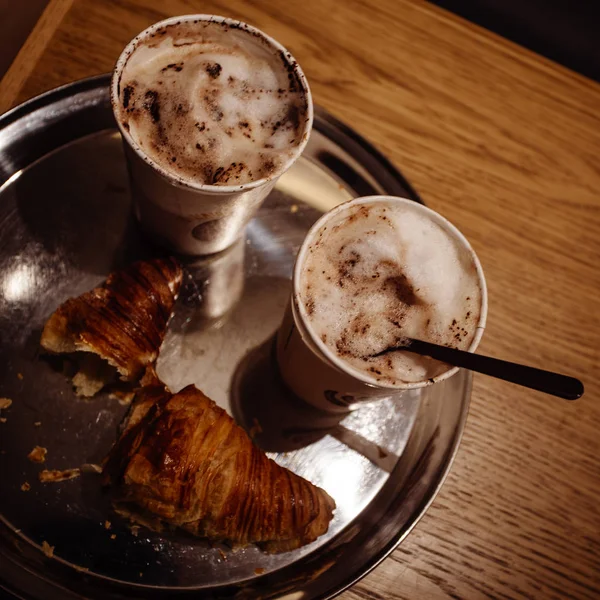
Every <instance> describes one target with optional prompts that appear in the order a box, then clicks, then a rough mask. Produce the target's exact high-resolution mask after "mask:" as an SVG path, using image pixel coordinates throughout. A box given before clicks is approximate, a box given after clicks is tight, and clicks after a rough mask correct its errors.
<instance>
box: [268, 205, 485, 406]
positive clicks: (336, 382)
mask: <svg viewBox="0 0 600 600" xmlns="http://www.w3.org/2000/svg"><path fill="white" fill-rule="evenodd" d="M382 201H384V202H390V203H410V207H411V209H412V210H417V211H419V212H420V213H422V215H424V216H425V217H427V219H430V220H431V221H433V222H434V223H436V224H437V225H439V226H440V227H441V228H442V229H443V230H444V231H445V232H446V233H447V234H448V235H449V236H450V237H451V239H452V241H453V243H455V244H456V246H457V248H458V249H459V250H460V251H461V252H464V253H466V254H467V255H468V256H469V257H470V259H471V261H472V264H473V266H474V268H475V271H476V276H477V282H478V285H479V289H480V292H481V305H480V314H479V318H478V321H477V323H476V326H475V331H474V336H473V339H472V341H471V343H470V345H469V348H468V350H469V351H470V352H474V351H475V349H476V348H477V346H478V345H479V342H480V340H481V337H482V335H483V331H484V328H485V322H486V317H487V287H486V282H485V277H484V274H483V270H482V268H481V264H480V262H479V259H478V258H477V256H476V254H475V252H474V251H473V249H472V247H471V245H470V244H469V242H468V241H467V239H466V238H465V237H464V235H463V234H462V233H461V232H460V231H459V230H458V229H457V228H456V227H455V226H454V225H452V224H451V223H450V222H449V221H447V220H446V219H445V218H444V217H442V216H441V215H439V214H438V213H436V212H434V211H432V210H431V209H429V208H427V207H425V206H423V205H421V204H418V203H415V202H414V201H413V200H408V199H404V198H396V197H389V196H370V197H365V198H357V199H355V200H351V201H349V202H345V203H343V204H340V205H339V206H337V207H335V208H334V209H333V210H331V211H329V212H328V213H326V214H325V215H323V216H322V217H321V218H320V219H319V220H318V221H317V222H316V223H315V224H314V225H313V227H312V228H311V229H310V231H309V232H308V234H307V236H306V238H305V240H304V242H303V244H302V246H301V248H300V251H299V252H298V256H297V258H296V264H295V267H294V273H293V280H292V295H291V299H290V302H289V304H288V306H287V309H286V313H285V315H284V318H283V322H282V325H281V327H280V329H279V331H278V333H277V362H278V367H279V371H280V373H281V376H282V378H283V380H284V382H285V383H286V385H287V386H288V387H289V388H290V389H291V390H292V391H293V392H294V393H295V394H296V395H297V396H299V397H300V398H302V399H303V400H305V401H306V402H308V403H310V404H312V405H313V406H316V407H317V408H320V409H322V410H325V411H328V412H347V411H349V410H351V409H353V408H356V407H358V406H360V404H361V403H364V402H369V401H374V400H377V399H381V398H388V397H390V396H392V395H396V394H401V393H402V392H403V391H404V390H410V389H418V388H422V387H425V386H429V385H433V384H435V383H437V382H439V381H443V380H444V379H447V378H448V377H451V376H452V375H454V374H455V373H456V372H457V371H458V368H457V367H451V366H448V369H447V370H445V371H443V372H442V373H439V374H438V375H436V376H435V377H432V378H428V379H425V380H423V381H416V382H396V383H395V384H388V383H375V382H374V380H373V378H371V377H369V376H367V375H366V374H365V373H364V372H363V371H361V370H359V369H357V368H355V367H353V366H351V365H350V364H349V363H348V362H346V361H344V360H343V359H342V358H340V357H339V356H338V355H336V354H334V353H333V352H332V351H331V350H330V348H329V347H328V346H327V345H326V344H325V343H324V342H323V341H322V340H321V339H320V338H319V336H318V335H317V334H316V332H315V331H314V329H313V328H312V326H311V325H310V322H309V319H308V316H307V313H306V309H305V307H304V306H303V304H302V302H301V300H300V293H299V292H300V280H301V275H302V273H303V269H304V267H305V263H306V259H307V253H308V252H309V249H310V248H311V245H312V244H313V242H314V241H315V236H316V235H317V234H318V233H319V232H320V231H321V230H322V228H323V227H324V226H326V225H327V224H328V223H329V222H330V221H333V220H335V219H336V218H337V217H338V216H340V215H341V214H343V213H344V212H346V211H349V210H351V209H353V208H354V207H356V206H357V205H368V204H370V203H380V202H382ZM325 243H326V242H325Z"/></svg>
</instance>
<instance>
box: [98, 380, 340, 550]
mask: <svg viewBox="0 0 600 600" xmlns="http://www.w3.org/2000/svg"><path fill="white" fill-rule="evenodd" d="M105 473H106V474H107V475H108V477H109V480H112V481H113V482H114V483H117V484H119V485H120V487H121V491H122V494H123V498H122V500H123V501H125V502H128V503H133V504H135V505H137V506H138V507H139V508H140V509H142V511H144V512H145V513H146V514H148V513H150V514H152V515H155V516H157V517H159V518H160V519H161V520H163V521H165V522H167V523H170V524H172V525H175V526H178V527H182V528H184V529H186V530H188V531H190V532H191V533H193V534H195V535H198V536H201V537H207V538H210V539H211V540H214V541H228V542H232V543H234V544H240V545H245V544H249V543H256V544H258V545H259V546H261V547H263V548H264V549H266V550H268V551H271V552H277V551H284V550H291V549H294V548H297V547H299V546H302V545H304V544H308V543H310V542H312V541H314V540H315V539H316V538H317V537H319V536H320V535H322V534H323V533H325V532H326V531H327V529H328V526H329V522H330V520H331V518H332V514H333V509H334V508H335V503H334V501H333V500H332V498H331V497H330V496H329V495H328V494H327V493H326V492H325V491H324V490H322V489H320V488H318V487H316V486H314V485H313V484H311V483H310V482H309V481H307V480H305V479H303V478H302V477H299V476H297V475H295V474H294V473H292V472H291V471H289V470H288V469H285V468H283V467H281V466H279V465H278V464H277V463H275V462H274V461H273V460H271V459H269V458H268V457H267V456H266V455H265V453H264V452H263V451H262V450H260V449H259V448H257V447H256V446H255V445H254V444H253V443H252V441H251V440H250V438H249V437H248V436H247V434H246V433H245V431H244V430H243V429H242V428H241V427H239V426H238V425H236V423H235V422H234V421H233V419H232V418H231V417H230V416H229V415H228V414H227V413H226V412H225V411H224V410H222V409H221V408H219V407H218V406H217V405H216V404H215V403H214V402H213V401H212V400H210V399H209V398H208V397H206V396H205V395H204V394H203V393H202V392H200V391H199V390H198V389H196V388H195V387H194V386H193V385H189V386H187V387H186V388H184V389H183V390H181V391H180V392H179V393H177V394H174V395H173V394H170V393H169V392H168V391H167V390H166V389H165V387H164V386H162V385H160V384H155V385H152V386H150V387H147V388H143V389H142V390H141V391H140V392H139V393H138V397H137V399H136V401H135V403H134V405H133V407H132V412H131V416H130V420H129V422H128V425H127V428H126V430H125V431H124V433H123V435H122V436H121V439H120V440H119V441H118V442H117V444H116V445H115V447H114V448H113V450H112V452H111V454H110V456H109V459H108V461H107V464H106V467H105Z"/></svg>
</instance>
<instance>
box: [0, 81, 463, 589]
mask: <svg viewBox="0 0 600 600" xmlns="http://www.w3.org/2000/svg"><path fill="white" fill-rule="evenodd" d="M110 77H111V75H110V74H109V73H104V74H99V75H96V76H93V77H88V78H83V79H79V80H76V81H73V82H70V83H66V84H64V85H61V86H59V87H56V88H53V89H51V90H48V91H46V92H44V93H42V94H40V95H38V96H35V97H33V98H31V99H28V100H27V101H25V102H23V103H22V104H20V105H18V106H15V107H14V108H12V109H10V110H9V111H7V112H5V113H4V114H2V115H0V135H1V134H2V132H3V131H4V130H5V129H6V128H8V127H10V126H11V125H14V124H16V123H17V122H18V121H19V120H21V119H24V118H26V117H28V116H31V115H32V114H33V113H34V112H36V111H38V110H41V109H44V108H47V107H49V106H51V105H53V104H56V103H58V102H60V101H63V100H67V99H68V98H70V97H73V96H74V95H76V94H81V93H85V92H91V91H97V90H99V88H104V90H105V92H106V96H107V98H108V93H109V82H110ZM315 116H318V117H320V118H321V119H322V120H323V121H324V122H325V123H326V124H328V125H330V126H331V127H332V128H334V129H336V130H338V131H340V132H341V133H342V134H343V135H344V136H345V137H346V138H348V139H350V140H351V141H352V142H354V143H355V144H356V145H357V146H359V147H360V148H361V149H362V150H363V151H365V152H366V153H367V154H368V155H369V156H370V157H372V158H373V160H374V161H375V162H376V163H378V164H379V165H380V166H381V167H383V168H384V170H385V171H386V172H387V175H389V176H390V177H391V178H392V179H393V180H395V181H396V183H398V184H400V185H401V186H402V187H403V188H404V189H405V190H406V192H407V194H406V196H407V197H409V198H411V199H412V200H414V201H416V202H420V203H423V201H422V199H421V198H420V196H419V195H418V193H417V192H416V191H415V190H414V188H413V187H412V186H411V185H410V183H409V182H408V181H407V180H406V178H405V177H404V175H403V174H402V173H401V172H400V170H399V169H398V168H397V167H395V166H394V165H393V163H392V162H391V161H390V160H389V159H388V158H387V157H386V156H385V155H384V154H383V153H382V152H381V151H380V150H378V149H377V148H376V147H375V146H374V145H373V144H372V143H371V142H369V141H367V140H366V139H365V138H364V137H363V136H362V135H361V134H359V133H357V132H356V131H354V130H353V129H352V128H350V127H349V126H348V125H346V124H345V123H344V122H342V121H340V120H339V119H338V118H337V117H335V116H333V115H332V114H331V113H330V112H329V111H328V110H326V109H324V108H323V107H321V106H319V105H315ZM112 128H113V126H111V127H109V128H100V129H98V130H97V131H96V132H95V133H99V132H100V131H103V130H106V129H112ZM114 129H115V131H117V127H116V123H115V124H114ZM35 133H36V130H34V131H33V132H32V133H30V134H29V135H35ZM27 135H28V134H25V135H24V136H22V137H27ZM86 135H87V134H86ZM81 137H84V136H80V137H78V138H77V139H80V138H81ZM72 141H74V140H72ZM59 147H62V146H59ZM1 151H2V148H1V147H0V153H1ZM0 156H1V154H0ZM45 156H46V154H43V155H42V156H41V157H38V158H36V159H35V160H33V161H31V163H30V164H29V165H27V166H30V165H31V164H34V163H35V162H37V160H40V159H41V158H43V157H45ZM19 170H20V169H19V168H17V169H16V171H15V172H18V171H19ZM14 174H15V173H11V174H10V175H9V176H8V178H7V179H6V180H4V181H2V182H0V187H2V186H4V184H6V183H7V182H8V181H9V180H10V179H11V178H12V177H13V176H14ZM459 376H464V377H465V385H464V396H463V408H462V411H461V414H460V417H459V419H458V420H457V423H456V430H455V431H456V434H455V436H454V437H453V439H452V445H450V446H448V448H447V452H446V453H445V460H444V462H445V463H446V464H445V465H444V466H443V470H442V472H441V475H440V476H439V477H438V481H437V483H436V484H435V486H434V487H433V488H432V489H431V490H430V493H429V494H428V496H429V497H428V498H426V499H425V501H423V502H421V503H420V504H418V505H417V506H416V507H415V508H414V509H413V510H412V511H411V513H412V514H413V515H416V516H415V517H414V518H413V519H412V522H411V523H410V524H409V525H408V526H407V527H406V528H405V529H404V530H403V531H400V532H398V533H397V534H395V535H394V536H392V537H391V538H390V540H389V541H388V542H387V543H386V544H384V545H383V547H382V548H381V549H380V551H379V552H378V553H376V554H374V555H373V556H372V558H371V559H370V560H367V561H366V562H365V563H364V565H363V567H362V568H361V569H360V570H359V571H355V572H352V573H348V576H347V577H345V578H344V579H343V580H339V581H338V583H337V584H336V585H335V586H330V588H329V589H327V590H324V591H323V592H322V593H321V594H320V595H316V596H313V598H322V599H324V600H325V599H331V598H334V597H336V596H338V595H339V594H341V593H342V592H343V591H345V590H347V589H349V588H350V587H352V586H353V585H355V584H356V583H358V582H359V581H360V580H361V579H362V578H364V577H365V576H366V575H368V574H369V573H370V572H371V571H372V570H373V569H375V568H376V567H377V566H378V565H379V564H380V563H381V562H383V561H384V560H385V559H386V558H387V557H388V556H389V555H390V554H391V553H392V552H393V551H394V550H395V549H396V548H397V547H398V546H399V545H400V544H401V543H402V541H404V539H405V538H406V537H407V536H408V535H409V533H410V532H411V531H412V530H413V528H414V527H415V526H416V525H417V523H419V521H420V520H421V518H422V517H423V516H424V514H425V513H426V511H427V510H428V509H429V507H430V506H431V504H432V503H433V502H434V500H435V499H436V497H437V494H438V493H439V491H440V489H441V487H442V486H443V484H444V482H445V480H446V477H447V476H448V474H449V472H450V469H451V467H452V464H453V462H454V460H455V457H456V454H457V452H458V450H459V447H460V443H461V440H462V436H463V434H464V428H465V423H466V421H467V418H468V413H469V407H470V399H471V392H472V376H471V374H464V373H463V374H462V375H459ZM411 436H412V433H411ZM3 520H4V519H3ZM339 535H343V531H342V532H340V534H339ZM2 554H3V555H4V553H2ZM7 558H10V557H7ZM11 562H12V564H13V565H14V567H16V568H17V569H20V570H21V571H23V572H24V573H30V572H31V571H30V569H29V568H28V567H27V566H26V565H24V564H21V563H20V562H16V561H14V560H12V559H11ZM61 562H64V561H61ZM64 566H68V567H69V568H71V569H72V568H73V567H72V565H71V563H68V562H65V563H64ZM288 566H290V565H288ZM35 575H36V577H37V578H39V579H41V580H43V581H44V582H45V583H46V585H50V586H52V587H54V588H55V589H56V590H60V591H62V592H67V593H69V594H78V592H76V591H73V590H66V589H65V588H64V587H63V585H62V582H61V581H60V580H55V579H53V578H49V577H48V576H47V575H46V574H44V573H35ZM94 576H96V577H99V578H100V579H105V580H108V581H111V579H110V578H108V577H106V576H103V575H101V574H96V573H94ZM6 584H8V582H7V581H5V580H3V579H2V578H0V591H2V590H6V591H7V592H9V593H10V594H13V595H14V596H15V597H22V598H25V597H31V596H29V594H27V596H22V595H21V594H23V592H21V591H20V590H13V589H11V587H12V586H11V587H5V585H6ZM130 585H133V586H134V587H135V588H136V589H137V590H140V591H141V590H143V589H154V587H155V586H148V585H144V584H135V583H131V584H130ZM242 585H243V584H242ZM219 587H221V586H217V587H216V588H215V589H216V590H218V589H219ZM332 588H333V589H332ZM163 589H164V590H165V592H167V591H168V590H169V587H166V588H163ZM170 589H171V590H172V591H175V590H179V591H180V592H181V593H186V592H187V593H193V588H192V589H190V588H188V589H186V588H170ZM25 593H27V592H25ZM283 593H284V594H286V592H283ZM268 597H270V596H268Z"/></svg>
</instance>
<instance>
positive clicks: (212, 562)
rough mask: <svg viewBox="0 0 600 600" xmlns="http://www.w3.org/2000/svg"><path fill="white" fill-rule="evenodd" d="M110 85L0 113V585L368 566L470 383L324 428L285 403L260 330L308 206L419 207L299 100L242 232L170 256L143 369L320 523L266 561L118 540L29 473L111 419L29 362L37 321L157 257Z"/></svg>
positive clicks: (71, 458)
mask: <svg viewBox="0 0 600 600" xmlns="http://www.w3.org/2000/svg"><path fill="white" fill-rule="evenodd" d="M108 82H109V78H108V76H100V77H96V78H93V79H88V80H84V81H80V82H77V83H74V84H71V85H67V86H65V87H62V88H59V89H57V90H54V91H52V92H49V93H47V94H45V95H43V96H40V97H39V98H36V99H34V100H31V101H29V102H27V103H26V104H24V105H22V106H20V107H18V108H16V109H15V110H13V111H11V112H9V113H7V114H6V115H4V116H3V117H1V118H0V182H3V185H2V186H1V187H0V397H7V398H10V399H12V400H13V404H12V406H11V407H10V408H9V409H7V410H3V411H2V415H1V416H2V417H3V418H5V419H6V422H3V423H0V474H1V484H0V589H4V590H9V591H11V592H12V593H14V594H18V596H19V597H22V598H45V599H48V598H60V599H61V600H62V599H69V598H103V599H107V598H123V597H127V598H146V599H147V598H173V597H179V596H185V597H188V596H189V597H193V598H257V597H260V598H261V599H267V598H287V599H288V600H292V599H294V600H295V599H300V598H302V599H303V600H305V599H306V600H307V599H311V598H330V597H332V596H335V595H336V594H338V593H339V592H340V591H342V590H343V589H345V588H346V587H348V586H350V585H352V584H353V583H354V582H356V581H357V580H358V579H359V578H360V577H362V576H364V575H365V574H366V573H367V572H368V571H369V570H370V569H372V568H373V567H374V566H375V565H377V564H378V562H380V561H381V560H382V559H383V558H385V557H386V556H387V555H388V554H389V553H390V552H391V551H392V550H393V549H394V548H395V547H396V545H397V544H398V543H399V542H400V541H401V540H402V539H403V538H404V537H405V536H406V535H407V534H408V532H409V531H410V529H411V528H412V527H413V526H414V524H415V523H416V522H417V520H418V519H419V518H420V516H421V515H422V514H423V513H424V511H425V510H426V508H427V507H428V505H429V504H430V503H431V501H432V500H433V498H434V496H435V494H436V492H437V490H438V489H439V487H440V486H441V484H442V481H443V479H444V477H445V475H446V473H447V471H448V469H449V467H450V464H451V462H452V459H453V457H454V454H455V452H456V449H457V446H458V443H459V440H460V436H461V433H462V429H463V425H464V422H465V419H466V415H467V410H468V403H469V397H470V389H471V377H470V375H469V374H467V373H466V372H463V371H461V372H459V373H458V374H457V375H456V376H455V377H452V378H451V379H449V380H447V381H445V382H443V383H439V384H437V385H435V386H432V387H427V388H424V389H423V390H421V391H416V392H411V393H408V394H403V395H401V396H399V397H396V398H388V399H386V400H383V401H380V402H378V403H375V404H371V405H367V406H364V407H362V408H361V409H360V410H357V411H355V412H353V413H351V414H350V415H348V416H346V417H345V418H344V419H343V420H342V421H341V422H340V421H339V417H335V418H334V417H328V416H325V415H321V414H320V413H318V412H316V411H314V410H313V409H311V408H309V407H308V406H306V405H304V404H303V403H301V402H300V401H298V400H297V399H295V398H291V397H289V396H288V395H287V393H286V391H285V389H284V388H283V387H282V386H281V383H280V382H279V379H278V375H277V372H276V369H275V367H274V363H273V360H272V343H273V336H274V334H275V332H276V330H277V327H278V325H279V322H280V319H281V317H282V314H283V309H284V304H285V302H286V301H287V299H288V295H289V291H290V276H291V270H292V265H293V261H294V257H295V254H296V252H297V249H298V247H299V245H300V243H301V242H302V239H303V237H304V235H305V234H306V231H307V230H308V228H309V227H310V225H311V224H312V223H313V222H314V221H315V220H316V219H317V218H318V216H319V215H320V214H321V212H322V211H324V210H327V209H329V208H331V207H333V206H335V205H336V204H338V203H340V202H342V201H343V200H345V199H348V198H351V197H355V196H363V195H370V194H380V193H385V194H392V195H399V196H405V197H410V198H413V199H414V200H416V201H419V199H418V197H417V195H416V194H415V192H414V191H413V190H412V189H411V188H410V186H409V185H408V184H407V182H406V181H405V180H404V178H403V177H402V176H401V175H400V173H398V171H397V170H396V169H395V168H394V167H393V166H392V165H391V164H390V163H389V162H388V161H387V160H386V159H385V158H384V157H383V156H382V155H381V154H380V153H379V152H377V151H376V150H375V149H374V148H373V147H371V146H370V145H369V144H368V143H367V142H366V141H365V140H363V139H362V138H361V137H359V136H358V135H357V134H356V133H354V132H353V131H352V130H351V129H349V128H348V127H347V126H345V125H343V124H341V123H340V122H338V121H337V120H336V119H334V118H333V117H332V116H330V115H329V114H328V113H326V112H325V111H323V110H320V109H317V112H316V119H315V127H314V131H313V134H312V137H311V139H310V143H309V145H308V147H307V149H306V151H305V153H304V155H303V157H302V158H301V160H300V161H299V162H298V163H297V164H296V165H295V166H294V167H293V168H292V169H291V170H290V171H289V172H288V173H287V174H286V175H284V176H283V177H282V178H281V180H280V181H279V183H278V185H277V187H276V189H275V191H274V192H273V193H272V194H271V195H270V196H269V198H268V199H267V200H266V202H265V204H264V205H263V207H262V208H261V210H260V212H259V213H258V215H257V216H256V218H255V219H254V220H253V221H252V222H251V224H250V225H249V227H248V231H247V236H246V240H245V241H244V242H242V243H240V244H238V245H237V246H235V247H234V249H232V250H231V251H229V252H226V253H224V254H221V255H217V256H215V257H211V258H208V259H203V260H199V261H196V262H195V263H188V264H187V267H188V273H189V275H188V278H187V280H186V283H185V286H184V291H183V293H182V295H181V298H180V301H179V302H178V306H177V309H176V313H175V317H174V319H173V321H172V322H171V324H170V327H169V332H168V335H167V339H166V340H165V343H164V345H163V348H162V351H161V357H160V360H159V364H158V370H159V374H160V375H161V376H162V377H163V379H164V380H165V381H166V383H167V384H169V386H170V387H171V388H172V389H174V390H177V389H179V388H180V387H182V386H183V385H184V384H187V383H195V384H196V385H197V386H198V387H200V388H201V389H203V390H204V391H205V392H206V393H207V394H209V395H210V396H211V397H213V398H214V399H215V401H217V402H218V403H219V404H220V405H221V406H223V407H225V408H226V409H227V410H229V411H230V412H231V413H232V414H233V415H234V417H235V418H236V419H237V421H238V422H239V423H240V424H242V425H243V426H244V427H246V428H247V429H248V430H249V431H250V432H251V434H252V435H254V436H255V440H256V441H257V443H258V444H259V445H261V446H262V447H263V448H264V449H265V450H267V451H269V452H271V456H273V457H274V458H275V460H277V462H279V463H280V464H282V465H285V466H286V467H288V468H290V469H292V470H293V471H295V472H296V473H298V474H300V475H302V476H303V477H306V478H308V479H309V480H311V481H312V482H314V483H315V484H317V485H320V486H322V487H323V488H324V489H326V490H327V491H328V492H329V493H330V494H331V495H332V496H333V498H334V499H335V501H336V503H337V510H336V512H335V516H334V520H333V522H332V524H331V527H330V530H329V532H328V533H327V534H326V535H325V536H323V537H322V538H320V539H319V540H317V541H316V542H315V543H313V544H311V545H309V546H307V547H305V548H301V549H299V550H296V551H293V552H288V553H283V554H277V555H268V554H265V553H262V552H260V551H259V550H258V549H257V548H255V547H249V548H245V549H243V550H237V551H231V550H229V549H227V548H225V547H224V546H220V547H213V546H211V545H209V544H208V543H207V542H205V541H202V540H196V539H193V538H191V537H186V536H185V535H183V534H181V533H178V532H163V533H161V534H159V533H155V532H153V531H150V530H148V529H145V528H141V529H140V530H139V531H138V530H137V529H136V528H133V529H132V527H131V524H130V523H129V522H128V521H127V520H126V519H125V518H123V517H120V516H118V515H116V514H115V513H114V512H113V511H112V510H111V506H110V502H109V498H108V496H107V494H106V491H105V490H103V489H102V487H101V484H100V481H99V479H100V478H99V477H98V476H97V475H94V474H89V473H84V474H83V475H82V477H81V478H79V479H74V480H71V481H67V482H63V483H54V484H52V483H47V484H42V483H40V482H39V481H38V472H39V471H40V470H41V468H43V467H45V468H51V469H63V468H70V467H76V466H80V465H82V464H84V463H99V462H100V461H101V460H102V458H103V457H104V456H105V454H106V452H107V451H108V450H109V448H110V447H111V444H112V443H113V441H114V440H115V438H116V436H117V432H118V427H119V423H120V422H121V420H122V418H123V416H124V414H125V413H126V411H127V407H126V406H123V405H121V404H120V403H119V402H118V401H117V400H116V399H115V398H111V397H109V396H108V395H107V394H100V395H99V396H98V397H97V398H94V399H93V400H89V401H83V400H80V399H77V398H76V397H75V395H74V393H73V391H72V387H71V385H70V383H69V381H68V380H67V378H66V377H65V376H64V375H63V374H62V373H60V372H59V371H58V370H57V367H56V365H55V364H53V363H52V362H51V361H49V360H48V359H47V358H45V357H44V356H43V355H41V354H40V353H39V348H38V344H39V335H40V331H41V327H42V326H43V323H44V321H45V319H46V318H47V317H48V316H49V315H50V313H51V312H52V311H53V310H54V309H55V308H56V306H57V305H58V304H59V303H61V302H62V301H64V300H65V299H66V298H67V297H69V296H73V295H76V294H80V293H82V292H83V291H85V290H87V289H89V288H91V287H93V286H94V285H96V284H98V283H99V282H100V281H101V280H102V279H103V278H104V277H105V276H106V275H107V273H109V272H110V271H111V270H114V269H115V268H118V267H120V266H122V265H125V264H127V263H129V262H131V261H132V260H134V259H137V258H140V257H146V256H151V255H156V254H157V253H160V252H161V251H160V250H159V249H157V248H154V247H152V246H150V245H149V244H148V243H147V242H145V240H144V239H143V238H142V237H141V235H140V234H139V233H138V230H137V227H136V225H135V223H134V221H133V218H132V216H131V211H130V198H129V192H128V183H127V174H126V167H125V162H124V158H123V153H122V149H121V141H120V138H119V135H118V133H117V131H116V128H115V124H114V121H113V117H112V113H111V109H110V103H109V98H108ZM36 445H39V446H42V447H45V448H47V449H48V455H47V459H46V463H45V465H43V467H42V466H41V465H37V464H33V463H32V462H30V461H28V460H27V454H28V453H29V452H30V451H31V450H32V448H33V447H34V446H36ZM25 482H28V483H29V484H30V486H31V489H30V490H29V491H22V489H21V486H22V485H23V484H24V483H25ZM106 521H109V522H110V528H107V527H106V524H105V522H106ZM113 536H116V537H113ZM44 541H46V542H48V544H50V545H51V546H53V547H54V556H53V557H52V558H48V557H46V556H45V555H44V554H43V553H42V550H41V546H42V543H43V542H44Z"/></svg>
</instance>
